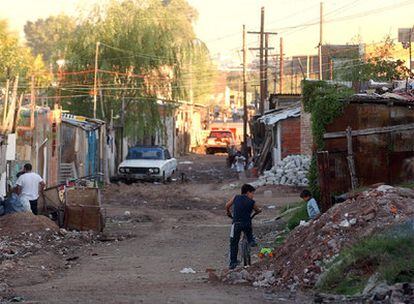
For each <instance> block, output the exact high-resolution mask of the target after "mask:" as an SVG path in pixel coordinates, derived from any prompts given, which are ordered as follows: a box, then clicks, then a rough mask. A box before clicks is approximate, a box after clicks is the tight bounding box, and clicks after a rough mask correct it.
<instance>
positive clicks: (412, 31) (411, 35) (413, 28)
mask: <svg viewBox="0 0 414 304" xmlns="http://www.w3.org/2000/svg"><path fill="white" fill-rule="evenodd" d="M413 33H414V26H413V27H412V28H411V30H410V40H409V44H410V45H409V46H408V47H409V52H410V56H409V57H410V72H412V71H413V60H412V58H411V57H412V54H411V42H412V37H413Z"/></svg>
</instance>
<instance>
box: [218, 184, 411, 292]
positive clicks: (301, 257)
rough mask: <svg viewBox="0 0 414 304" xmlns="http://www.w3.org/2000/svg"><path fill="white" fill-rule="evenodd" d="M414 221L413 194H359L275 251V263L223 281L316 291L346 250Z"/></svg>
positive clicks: (391, 190)
mask: <svg viewBox="0 0 414 304" xmlns="http://www.w3.org/2000/svg"><path fill="white" fill-rule="evenodd" d="M413 216H414V191H413V190H411V189H406V188H395V187H391V186H387V185H382V186H379V187H377V188H374V189H370V190H367V191H364V192H362V193H358V194H355V195H354V196H351V197H349V198H348V200H347V201H345V202H343V203H340V204H337V205H335V206H334V207H332V208H331V209H330V210H328V211H327V212H326V213H324V214H323V215H322V216H321V217H320V218H318V219H316V220H314V221H310V222H307V223H305V224H304V225H300V226H298V227H296V228H295V229H294V230H293V231H292V232H291V233H290V234H289V235H288V237H287V238H286V240H285V242H284V243H283V245H282V246H281V247H279V248H277V249H276V250H275V252H274V258H273V259H270V260H266V261H263V262H260V263H258V264H256V265H254V266H253V267H251V268H250V269H249V275H248V276H247V275H242V276H240V275H234V274H232V273H231V272H229V273H225V274H224V278H223V281H226V282H232V279H231V277H236V279H237V280H238V281H241V280H242V281H244V282H245V283H246V282H249V283H250V284H253V285H256V286H272V285H273V286H274V285H277V286H284V287H288V288H290V289H296V288H297V287H302V288H311V287H313V286H314V285H315V284H316V283H317V282H318V280H319V279H320V278H321V274H322V273H323V272H324V270H325V266H326V265H327V264H328V263H329V262H331V261H333V260H334V259H335V258H336V257H337V256H338V254H339V252H340V251H341V249H342V248H344V247H345V246H350V245H352V244H355V243H356V242H358V241H359V240H361V239H363V238H365V237H368V236H371V235H372V234H374V233H377V232H380V231H382V230H383V229H384V228H386V227H389V226H392V225H394V224H398V223H403V222H405V221H407V220H408V219H410V218H412V217H413ZM269 271H270V272H269ZM236 272H239V271H237V270H236ZM271 273H272V275H270V274H271ZM239 274H241V272H239Z"/></svg>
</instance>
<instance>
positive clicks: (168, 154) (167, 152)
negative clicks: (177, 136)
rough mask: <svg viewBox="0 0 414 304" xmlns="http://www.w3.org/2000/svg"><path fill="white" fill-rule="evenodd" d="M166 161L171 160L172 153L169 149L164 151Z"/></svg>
mask: <svg viewBox="0 0 414 304" xmlns="http://www.w3.org/2000/svg"><path fill="white" fill-rule="evenodd" d="M164 155H165V159H171V155H170V151H168V150H167V149H165V150H164Z"/></svg>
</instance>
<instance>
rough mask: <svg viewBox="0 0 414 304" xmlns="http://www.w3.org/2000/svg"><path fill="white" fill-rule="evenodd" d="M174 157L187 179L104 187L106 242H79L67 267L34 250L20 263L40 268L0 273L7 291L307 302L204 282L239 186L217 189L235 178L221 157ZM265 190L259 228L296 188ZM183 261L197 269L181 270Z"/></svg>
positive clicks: (222, 258)
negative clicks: (52, 264)
mask: <svg viewBox="0 0 414 304" xmlns="http://www.w3.org/2000/svg"><path fill="white" fill-rule="evenodd" d="M179 162H181V164H179V170H180V172H179V174H178V177H181V174H180V173H182V172H183V173H185V178H188V179H189V181H188V182H181V181H180V179H179V180H177V181H175V182H173V183H170V184H167V185H163V184H152V183H138V184H133V185H125V184H112V185H110V186H108V187H107V188H106V189H105V191H104V192H103V195H102V196H103V200H104V207H105V210H106V218H107V221H106V225H107V226H106V228H105V232H106V234H107V235H109V236H110V237H108V241H107V242H106V241H105V242H104V241H101V242H99V241H96V242H93V244H89V245H88V246H83V247H80V248H79V249H77V252H76V256H75V257H76V260H75V261H71V267H66V268H68V269H64V268H62V267H61V268H59V269H56V270H55V271H53V272H47V269H46V270H44V269H41V265H47V263H48V262H51V260H52V258H53V259H59V256H56V255H50V254H46V252H45V251H43V254H42V255H34V256H32V257H31V259H30V260H26V261H25V263H26V264H27V263H29V262H30V263H32V266H33V272H35V270H37V273H39V272H41V271H43V272H45V273H46V274H45V275H44V277H39V275H38V276H37V277H36V278H37V279H36V280H33V276H34V274H32V273H31V272H27V271H26V272H17V274H15V275H14V276H12V277H9V278H7V277H6V279H7V284H8V286H9V288H10V290H12V295H13V296H18V297H22V298H23V299H25V301H26V303H68V304H69V303H309V302H310V298H309V297H307V296H306V295H302V294H297V293H293V294H290V293H289V292H287V291H280V292H277V293H271V292H269V291H267V290H266V289H260V288H259V289H257V288H253V287H250V286H240V285H238V286H231V285H226V284H221V283H212V282H208V280H207V277H208V276H207V273H206V272H205V271H206V269H215V270H217V272H218V273H219V272H220V271H221V270H222V269H225V268H226V266H227V262H228V258H227V257H228V235H229V229H230V222H229V219H228V218H227V217H226V216H225V213H224V210H223V209H224V205H225V202H226V201H227V200H228V199H229V198H230V197H231V196H232V195H234V194H236V193H237V192H238V191H239V190H222V187H223V186H224V185H227V184H229V183H234V182H237V180H235V177H236V176H235V174H234V173H233V172H231V171H229V170H228V169H226V168H225V157H223V156H199V155H191V156H188V157H186V158H183V159H180V160H179ZM182 162H184V163H182ZM266 189H269V188H266ZM271 189H272V191H273V195H272V197H269V196H267V197H265V196H264V193H263V189H260V190H259V191H258V193H257V198H256V199H257V201H258V203H260V204H261V205H262V206H263V207H264V212H263V214H262V215H260V216H259V217H257V220H256V222H255V223H254V225H255V229H256V232H257V233H259V232H260V231H261V230H269V229H271V227H270V228H269V224H268V223H265V220H266V219H270V218H274V217H275V216H276V215H277V214H278V212H279V211H278V209H279V207H281V206H283V205H284V204H286V203H290V202H295V201H297V200H298V198H297V192H296V190H289V189H288V188H271ZM273 206H275V207H276V208H273ZM269 207H270V208H269ZM126 211H129V212H127V213H126V214H125V212H126ZM114 236H115V237H114ZM118 240H120V241H118ZM72 256H74V255H73V254H72ZM185 267H191V268H192V269H193V270H195V271H196V273H194V274H182V273H180V270H182V269H183V268H185ZM10 271H11V272H13V271H14V269H13V267H12V268H11V269H10ZM10 278H12V279H10ZM40 278H42V279H40Z"/></svg>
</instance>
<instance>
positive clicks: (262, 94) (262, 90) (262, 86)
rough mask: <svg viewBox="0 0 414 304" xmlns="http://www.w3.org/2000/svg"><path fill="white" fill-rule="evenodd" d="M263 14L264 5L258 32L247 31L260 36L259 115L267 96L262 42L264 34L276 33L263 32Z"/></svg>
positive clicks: (262, 110) (271, 33) (262, 112)
mask: <svg viewBox="0 0 414 304" xmlns="http://www.w3.org/2000/svg"><path fill="white" fill-rule="evenodd" d="M264 16H265V9H264V7H262V9H261V15H260V32H247V33H248V34H259V35H260V36H259V38H260V42H259V44H260V46H259V51H260V105H259V110H260V111H259V112H260V114H261V115H263V114H264V111H265V101H266V96H267V92H266V75H265V74H266V73H265V62H264V61H265V60H264V55H265V54H264V53H265V47H264V42H265V35H277V33H273V32H265V30H264ZM267 49H271V48H266V50H267ZM250 50H256V49H255V48H251V49H250Z"/></svg>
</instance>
